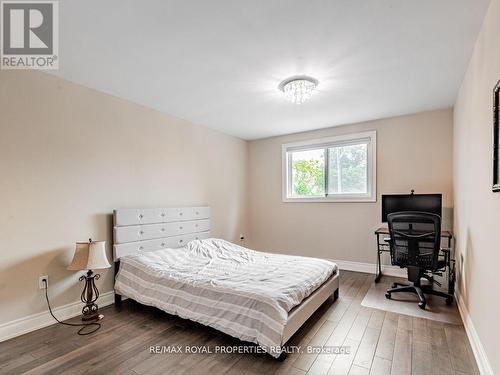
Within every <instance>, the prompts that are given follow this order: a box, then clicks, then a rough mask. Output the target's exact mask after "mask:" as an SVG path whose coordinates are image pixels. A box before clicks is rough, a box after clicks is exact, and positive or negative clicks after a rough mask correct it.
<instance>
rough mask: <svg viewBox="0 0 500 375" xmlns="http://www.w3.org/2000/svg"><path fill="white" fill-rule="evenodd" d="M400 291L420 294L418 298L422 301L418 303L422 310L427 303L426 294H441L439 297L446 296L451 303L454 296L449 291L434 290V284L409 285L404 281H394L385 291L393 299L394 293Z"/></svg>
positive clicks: (386, 295)
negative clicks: (403, 282)
mask: <svg viewBox="0 0 500 375" xmlns="http://www.w3.org/2000/svg"><path fill="white" fill-rule="evenodd" d="M398 292H410V293H415V294H417V295H418V298H419V300H420V302H419V303H418V307H420V308H421V309H422V310H424V309H425V306H426V305H427V299H426V298H425V294H431V295H434V296H439V297H444V298H446V304H447V305H451V304H452V303H453V296H452V295H451V294H448V293H444V292H441V291H439V290H434V289H432V286H423V285H415V284H414V285H409V284H402V283H394V284H393V285H392V288H390V289H387V292H386V293H385V297H386V298H387V299H391V295H392V293H398Z"/></svg>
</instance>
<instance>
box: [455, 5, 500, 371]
mask: <svg viewBox="0 0 500 375" xmlns="http://www.w3.org/2000/svg"><path fill="white" fill-rule="evenodd" d="M499 20H500V0H493V1H492V3H491V5H490V8H489V11H488V13H487V15H486V18H485V20H484V24H483V27H482V30H481V33H480V34H479V37H478V40H477V43H476V46H475V50H474V53H473V55H472V58H471V61H470V64H469V68H468V70H467V73H466V75H465V77H464V80H463V82H462V86H461V88H460V91H459V94H458V97H457V102H456V104H455V109H454V157H453V161H454V186H455V196H454V201H455V227H454V229H455V235H456V237H457V246H456V249H457V254H458V260H459V263H460V264H459V270H460V278H459V292H460V294H461V296H462V299H463V302H464V304H465V306H466V308H467V309H468V311H469V314H470V317H471V319H472V322H473V324H474V327H475V329H476V331H477V333H478V335H479V338H480V340H481V342H482V345H483V346H484V349H485V351H486V354H487V356H488V358H489V361H490V363H491V366H492V368H493V372H494V373H496V374H499V373H500V357H499V356H498V340H499V335H500V323H499V319H498V316H499V310H500V298H499V297H500V293H499V292H498V290H499V286H498V281H499V277H498V275H499V269H500V268H499V267H500V231H499V229H498V228H499V225H500V193H492V192H491V185H492V179H493V177H492V170H493V164H492V146H493V127H492V123H493V121H492V110H491V107H492V92H493V87H494V86H495V84H496V83H497V81H498V80H499V79H500V21H499Z"/></svg>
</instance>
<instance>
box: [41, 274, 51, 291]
mask: <svg viewBox="0 0 500 375" xmlns="http://www.w3.org/2000/svg"><path fill="white" fill-rule="evenodd" d="M43 280H45V281H46V282H47V285H45V283H44V282H43ZM48 286H49V276H47V275H44V276H40V277H39V278H38V289H45V288H46V287H48Z"/></svg>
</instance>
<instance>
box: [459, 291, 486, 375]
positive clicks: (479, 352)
mask: <svg viewBox="0 0 500 375" xmlns="http://www.w3.org/2000/svg"><path fill="white" fill-rule="evenodd" d="M455 299H456V301H457V305H458V311H459V312H460V316H461V317H462V321H463V322H464V327H465V332H467V337H468V338H469V342H470V345H471V347H472V352H473V353H474V357H475V358H476V362H477V366H478V367H479V372H480V373H481V374H482V375H493V368H492V367H491V365H490V361H489V360H488V357H487V356H486V351H485V350H484V347H483V344H482V343H481V340H480V339H479V336H478V334H477V331H476V328H475V327H474V323H473V322H472V319H471V317H470V315H469V310H467V307H466V306H465V304H464V301H463V299H462V298H461V296H460V294H459V293H458V291H457V292H455Z"/></svg>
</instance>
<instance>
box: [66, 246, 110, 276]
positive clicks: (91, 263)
mask: <svg viewBox="0 0 500 375" xmlns="http://www.w3.org/2000/svg"><path fill="white" fill-rule="evenodd" d="M109 267H111V264H109V262H108V258H107V257H106V241H89V242H77V243H76V248H75V255H74V256H73V260H72V261H71V264H70V265H69V266H68V270H72V271H81V270H96V269H102V268H109Z"/></svg>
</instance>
